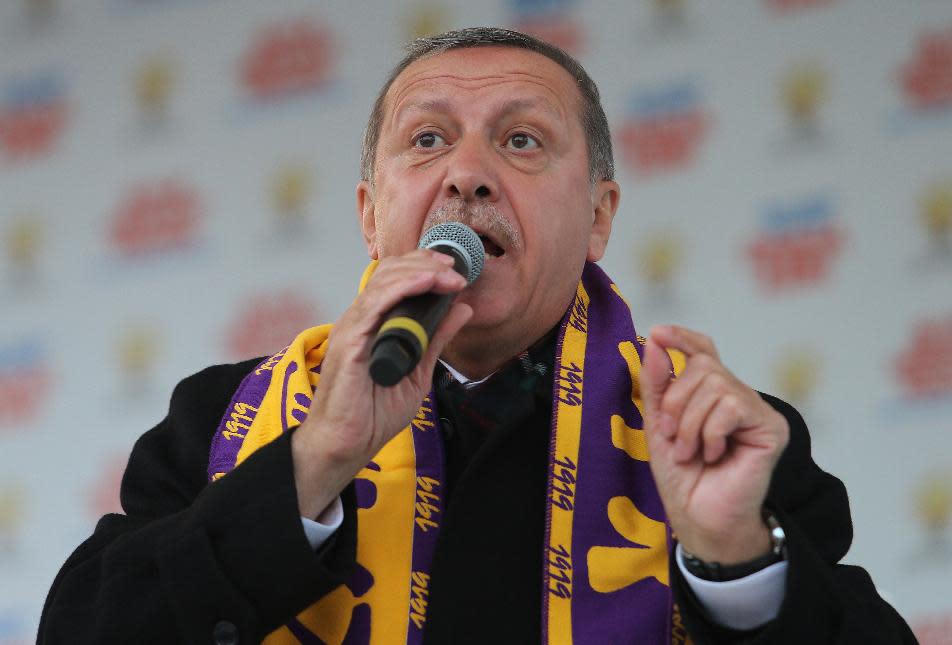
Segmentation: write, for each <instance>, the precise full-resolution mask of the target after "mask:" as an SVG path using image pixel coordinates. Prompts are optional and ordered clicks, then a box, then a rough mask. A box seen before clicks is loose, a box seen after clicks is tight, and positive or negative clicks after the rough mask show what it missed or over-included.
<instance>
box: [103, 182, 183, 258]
mask: <svg viewBox="0 0 952 645" xmlns="http://www.w3.org/2000/svg"><path fill="white" fill-rule="evenodd" d="M200 210H201V205H200V200H199V197H198V193H197V191H196V190H195V189H194V188H192V187H191V186H189V185H187V184H185V183H184V182H181V181H179V180H177V179H163V180H160V181H157V182H154V183H144V184H140V185H138V186H135V187H133V189H132V190H131V191H130V192H129V193H128V194H127V195H126V196H125V197H124V198H123V199H122V201H121V202H120V203H119V207H118V208H117V209H116V213H115V215H114V216H113V218H112V225H111V227H110V229H109V239H110V242H111V243H112V245H113V246H114V247H115V248H116V249H117V250H118V251H119V253H121V254H122V255H123V256H126V257H132V256H138V255H142V254H146V253H153V252H161V251H166V250H170V249H174V248H182V247H185V246H187V245H188V244H189V243H191V242H192V241H193V240H194V239H195V236H196V234H197V232H198V226H199V219H200Z"/></svg>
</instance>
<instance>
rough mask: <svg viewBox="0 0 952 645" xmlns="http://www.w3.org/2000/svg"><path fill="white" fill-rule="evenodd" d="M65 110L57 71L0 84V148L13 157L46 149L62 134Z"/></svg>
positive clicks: (63, 89)
mask: <svg viewBox="0 0 952 645" xmlns="http://www.w3.org/2000/svg"><path fill="white" fill-rule="evenodd" d="M68 113H69V106H68V101H67V96H66V85H65V83H64V82H63V80H62V78H61V77H60V76H59V75H58V74H52V73H47V74H40V75H37V76H32V77H25V78H14V79H12V80H10V81H8V82H7V83H5V84H3V85H0V151H2V153H3V154H4V156H6V157H7V158H8V159H12V160H17V161H19V160H26V159H33V158H36V157H40V156H42V155H44V154H47V153H49V152H50V151H52V150H53V148H54V147H55V145H56V143H57V141H58V140H59V139H60V137H61V136H62V134H63V131H64V129H65V127H66V121H67V116H68Z"/></svg>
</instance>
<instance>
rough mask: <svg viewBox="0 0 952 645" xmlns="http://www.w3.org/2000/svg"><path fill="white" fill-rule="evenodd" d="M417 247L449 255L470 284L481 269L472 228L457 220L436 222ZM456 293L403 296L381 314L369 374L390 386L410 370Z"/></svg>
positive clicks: (480, 251)
mask: <svg viewBox="0 0 952 645" xmlns="http://www.w3.org/2000/svg"><path fill="white" fill-rule="evenodd" d="M419 248H421V249H432V250H434V251H439V252H440V253H444V254H446V255H449V256H450V257H452V258H453V261H454V264H453V268H454V269H455V270H456V272H457V273H459V274H460V275H462V276H463V277H464V278H466V283H467V285H471V284H473V282H474V281H475V280H476V278H478V277H479V274H480V273H481V272H482V270H483V261H484V259H485V250H484V249H483V243H482V242H481V241H480V239H479V236H478V235H477V234H476V232H475V231H473V229H471V228H469V227H468V226H466V225H465V224H461V223H459V222H447V223H445V224H438V225H436V226H434V227H433V228H431V229H429V230H428V231H427V232H426V233H424V234H423V237H422V238H420V244H419ZM455 298H456V294H438V293H424V294H421V295H418V296H412V297H409V298H405V299H404V300H403V301H401V302H400V303H399V304H397V306H395V307H394V308H393V309H391V310H390V312H389V313H388V314H387V315H386V316H385V318H384V322H383V324H382V325H381V326H380V331H379V332H377V337H376V339H375V340H374V344H373V349H372V350H371V357H370V376H371V378H372V379H373V380H374V382H375V383H377V384H378V385H384V386H392V385H395V384H396V383H398V382H399V381H400V380H401V379H402V378H403V377H404V376H406V375H407V374H409V373H410V372H411V371H413V368H415V367H416V365H417V363H419V361H420V358H421V357H422V356H423V354H424V353H425V352H426V348H427V347H428V346H429V343H430V338H431V337H432V336H433V333H434V332H435V331H436V328H437V327H438V326H439V324H440V321H441V320H442V319H443V317H444V316H445V315H446V312H447V310H448V309H449V306H450V305H451V304H452V302H453V300H454V299H455Z"/></svg>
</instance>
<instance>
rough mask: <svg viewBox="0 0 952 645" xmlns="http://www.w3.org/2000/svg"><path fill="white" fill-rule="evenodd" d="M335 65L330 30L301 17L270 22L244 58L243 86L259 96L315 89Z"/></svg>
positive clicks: (272, 96) (241, 75)
mask: <svg viewBox="0 0 952 645" xmlns="http://www.w3.org/2000/svg"><path fill="white" fill-rule="evenodd" d="M333 64H334V48H333V39H332V35H331V31H330V29H328V28H326V27H324V26H322V25H319V24H315V23H313V22H312V21H311V20H308V19H305V18H302V19H299V20H294V21H289V22H284V23H278V24H274V25H269V26H267V27H265V28H263V29H262V30H261V31H260V32H259V34H258V36H257V37H256V38H255V40H254V43H253V44H252V46H251V48H250V49H249V50H248V52H247V53H246V54H245V56H244V58H243V59H242V61H241V68H240V77H241V85H242V86H243V87H244V88H245V90H246V91H247V92H248V93H249V94H251V95H252V96H254V97H255V98H259V99H267V98H274V97H276V96H278V95H281V94H286V93H292V92H299V91H303V90H310V89H314V88H316V87H318V86H320V85H322V84H323V83H325V82H326V81H327V80H328V78H329V76H330V74H331V71H332V67H333Z"/></svg>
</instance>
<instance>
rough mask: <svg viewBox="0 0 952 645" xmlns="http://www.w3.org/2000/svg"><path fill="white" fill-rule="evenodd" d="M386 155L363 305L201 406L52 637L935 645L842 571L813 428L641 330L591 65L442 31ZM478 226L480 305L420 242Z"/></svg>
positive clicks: (544, 49)
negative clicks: (420, 343) (423, 297)
mask: <svg viewBox="0 0 952 645" xmlns="http://www.w3.org/2000/svg"><path fill="white" fill-rule="evenodd" d="M362 166H363V168H362V175H363V180H362V181H361V182H360V184H359V185H358V188H357V209H358V215H359V218H360V224H361V228H362V230H363V233H364V239H365V241H366V244H367V248H368V251H369V253H370V256H371V257H372V258H373V259H374V260H379V262H378V263H376V264H374V265H372V267H371V268H370V269H369V270H368V273H367V275H366V276H365V280H364V282H363V285H362V290H361V293H360V295H359V296H358V298H357V299H356V301H355V302H354V304H353V305H352V306H351V307H350V308H349V309H348V310H347V311H346V312H345V313H344V315H343V316H342V317H341V319H340V320H339V321H338V322H337V324H336V325H335V326H334V327H333V330H332V331H331V330H330V329H329V327H327V326H325V327H320V328H314V329H313V330H308V331H307V332H305V333H303V334H302V335H301V336H299V337H298V339H296V340H295V341H294V343H292V344H291V345H290V346H289V347H288V348H286V349H285V350H283V351H282V352H280V353H279V354H277V355H275V356H274V357H271V358H269V359H266V360H265V361H263V362H262V361H261V360H260V359H259V360H255V361H250V362H246V363H243V364H239V365H237V366H224V367H218V368H210V369H209V370H206V371H205V372H202V373H200V374H199V375H196V376H194V377H192V378H190V379H188V380H186V381H184V382H183V383H182V384H180V385H179V387H178V388H177V389H176V391H175V393H174V394H173V397H172V404H171V406H170V411H169V416H168V417H167V418H166V419H165V420H164V421H163V422H162V423H161V424H160V425H159V426H158V427H157V428H155V429H153V430H152V431H150V432H149V433H147V434H146V435H145V436H143V437H142V438H141V439H140V440H139V442H138V443H137V445H136V447H135V449H134V451H133V454H132V456H131V457H130V462H129V466H128V468H127V471H126V475H125V477H124V479H123V489H122V501H123V506H124V509H125V510H126V513H127V514H126V515H110V516H106V517H104V518H103V519H102V520H101V522H100V523H99V525H98V526H97V528H96V532H95V533H94V535H93V536H92V537H91V538H90V539H89V540H88V541H87V542H86V543H84V544H83V545H81V546H80V547H79V549H77V551H76V552H75V553H74V554H73V555H72V556H71V557H70V559H69V561H68V562H67V563H66V565H65V566H64V568H63V570H62V571H61V572H60V574H59V575H58V576H57V579H56V581H55V582H54V584H53V588H52V590H51V592H50V596H49V599H48V601H47V606H46V608H45V611H44V617H43V620H42V622H41V625H40V637H39V638H40V642H44V643H58V642H69V643H85V642H89V643H94V642H95V643H104V642H117V643H128V642H136V643H146V642H156V643H170V642H188V643H192V642H196V643H197V642H243V643H248V642H259V641H260V640H262V639H263V638H265V637H267V640H266V642H268V643H279V642H303V643H317V642H347V643H356V642H375V643H390V642H394V643H397V642H405V641H406V642H427V643H485V642H490V641H495V642H501V643H529V642H539V641H540V640H541V641H545V642H553V643H562V642H578V643H609V642H610V643H614V642H645V643H660V642H687V641H686V638H687V637H686V634H685V630H687V631H688V632H690V637H691V639H693V641H694V642H762V643H775V642H790V643H825V642H831V643H832V642H844V643H845V642H857V643H858V642H863V643H870V642H883V643H894V642H915V639H914V638H913V636H912V634H911V633H910V632H909V629H908V627H907V626H906V625H905V623H904V622H903V621H902V619H901V618H900V617H899V616H898V615H897V614H896V613H895V611H894V610H892V608H891V607H889V606H888V605H887V604H886V603H884V602H883V601H882V600H881V599H880V598H879V597H878V596H877V594H876V592H875V590H874V588H873V587H872V583H871V581H870V580H869V578H868V576H867V575H866V574H865V572H864V571H862V570H861V569H857V568H854V567H844V566H841V565H836V564H835V563H836V561H837V560H838V559H839V558H840V557H842V556H843V555H844V554H845V552H846V550H847V548H848V546H849V542H850V539H851V528H850V522H849V510H848V505H847V502H846V497H845V492H844V491H843V489H842V485H841V484H840V483H839V481H838V480H836V479H835V478H833V477H831V476H829V475H827V474H826V473H823V472H822V471H820V470H819V469H818V468H817V467H816V466H815V464H813V462H812V461H811V460H810V457H809V443H808V438H807V436H806V431H805V428H804V427H803V424H802V421H801V420H800V418H799V416H798V415H797V414H796V412H795V411H794V410H792V409H791V408H790V407H789V406H787V405H785V404H783V403H782V402H780V401H778V400H776V399H772V398H769V397H761V396H760V395H758V394H757V393H756V392H755V391H753V390H752V389H750V388H749V387H748V386H747V385H745V384H743V383H741V382H740V381H738V380H737V379H736V378H735V377H734V376H733V375H732V374H731V373H730V372H729V371H728V370H727V369H726V368H725V367H724V366H723V364H722V363H721V362H720V359H719V357H718V354H717V351H716V349H715V347H714V345H713V344H712V342H711V341H710V340H709V339H707V338H706V337H705V336H703V335H701V334H698V333H696V332H693V331H690V330H686V329H682V328H677V327H669V326H665V327H658V328H655V329H653V330H652V332H651V334H650V337H649V338H647V339H642V338H640V337H638V336H637V335H636V334H635V332H634V328H633V327H631V320H630V315H629V314H628V310H627V307H626V306H625V305H624V303H623V301H622V299H621V298H620V296H619V295H618V294H617V292H616V290H614V286H613V285H611V284H610V281H608V280H607V278H605V276H604V274H602V273H601V272H600V270H598V269H597V267H596V266H595V265H593V264H591V263H593V262H595V261H597V260H599V259H600V258H601V257H602V255H603V253H604V251H605V247H606V245H607V242H608V239H609V236H610V232H611V225H612V219H613V217H614V215H615V212H616V209H617V207H618V202H619V187H618V185H617V184H616V183H615V182H614V180H613V179H612V177H613V166H612V159H611V145H610V139H609V136H608V128H607V124H606V121H605V117H604V113H603V112H602V109H601V106H600V105H599V99H598V94H597V90H596V89H595V86H594V84H593V83H592V82H591V80H590V79H589V78H588V76H587V75H586V74H585V72H584V71H583V70H582V69H581V67H580V66H578V64H577V63H576V62H575V61H574V60H572V59H571V58H569V57H568V56H567V55H565V54H564V53H563V52H561V51H559V50H557V49H555V48H552V47H550V46H548V45H546V44H544V43H541V42H539V41H536V40H534V39H531V38H528V37H526V36H523V35H521V34H517V33H514V32H508V31H504V30H494V29H473V30H463V31H461V32H451V33H448V34H443V35H441V36H437V37H434V38H431V39H424V40H422V41H418V42H416V43H415V44H414V45H413V46H412V47H411V50H410V54H409V55H408V56H407V58H405V59H404V61H402V62H401V63H400V64H399V65H398V66H397V68H396V69H395V71H394V74H393V75H392V77H391V79H390V81H388V83H387V84H386V85H385V86H384V88H383V89H382V91H381V93H380V96H379V98H378V101H377V103H376V105H375V108H374V111H373V114H372V115H371V120H370V123H369V125H368V128H367V133H366V136H365V146H364V154H363V163H362ZM457 220H458V221H463V222H465V223H467V224H469V225H470V226H472V227H473V228H474V229H475V230H476V231H477V233H479V234H480V235H481V237H482V238H483V239H484V241H485V244H486V248H487V257H486V267H485V269H484V271H483V273H482V275H481V276H480V277H479V279H478V280H477V281H476V282H475V283H474V284H473V285H472V286H471V287H469V288H466V289H464V286H465V280H464V279H463V278H462V277H461V276H459V275H458V274H457V273H455V272H454V270H453V269H452V262H451V260H449V259H448V258H447V257H446V256H443V255H440V254H439V253H435V252H432V251H427V250H415V249H416V246H417V241H418V240H419V238H420V236H421V234H422V233H423V232H424V231H425V230H427V229H428V228H430V227H431V226H432V225H434V224H436V223H439V222H442V221H457ZM430 291H433V292H437V293H457V292H458V293H459V294H460V295H459V297H458V298H457V299H456V301H455V303H454V305H453V306H452V308H451V309H450V311H449V313H448V314H447V316H446V318H445V319H444V320H443V322H442V324H441V325H440V327H439V329H438V331H437V333H436V334H435V336H434V338H433V339H432V342H431V343H430V344H429V347H428V349H427V351H426V353H425V355H424V357H423V359H422V360H421V362H420V364H419V365H418V366H417V367H416V368H415V370H414V371H413V372H412V373H411V374H409V375H408V376H407V377H406V378H405V379H404V380H403V381H401V382H400V383H398V384H397V385H396V386H394V387H391V388H383V387H380V386H377V385H375V384H374V383H373V382H372V381H371V380H370V378H369V376H368V362H369V355H370V347H371V344H372V342H373V339H374V336H375V334H376V332H377V329H378V328H379V326H380V323H381V319H382V318H383V316H384V315H385V314H386V312H387V311H389V310H390V309H391V308H392V307H393V306H394V305H395V304H396V303H398V302H399V301H400V300H402V299H404V298H406V297H409V296H412V295H416V294H420V293H425V292H430ZM438 359H439V363H438ZM672 373H676V374H677V378H675V379H672ZM434 384H435V386H436V387H435V389H434V388H433V385H434ZM431 389H433V393H432V396H428V395H429V393H430V392H431ZM312 390H313V391H312ZM229 400H230V401H231V403H229ZM421 401H423V405H422V406H421ZM223 413H224V417H223V416H222V415H223ZM219 419H221V422H220V423H219ZM642 420H643V422H644V428H641V427H638V426H639V425H641V422H642ZM295 426H297V427H295ZM437 427H439V432H438V433H437V432H434V429H435V428H437ZM216 428H217V430H216ZM209 446H211V447H210V448H209ZM209 451H210V454H211V457H209ZM206 471H207V472H208V474H209V475H210V476H211V478H212V479H213V480H215V481H214V483H212V484H210V485H206ZM226 473H227V474H226ZM357 509H360V510H359V511H358V510H357ZM341 511H343V512H341ZM302 518H303V519H302ZM315 518H316V519H317V520H318V521H315ZM302 523H303V526H304V530H302ZM675 539H676V540H677V546H676V545H675Z"/></svg>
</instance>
